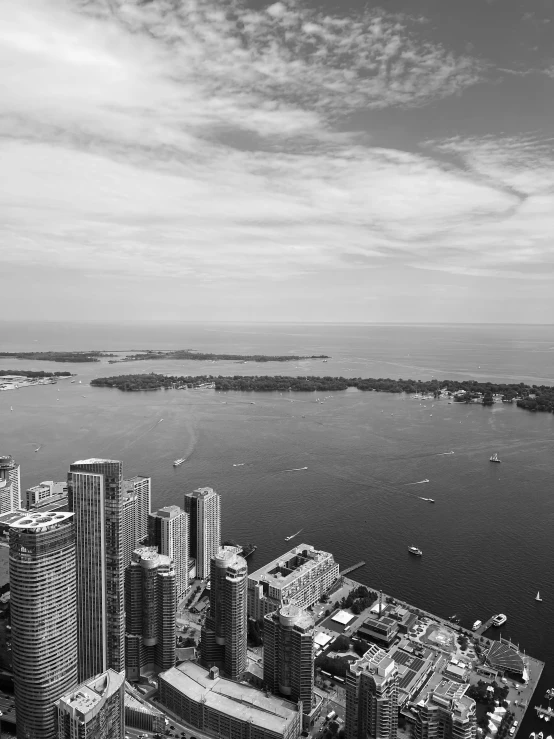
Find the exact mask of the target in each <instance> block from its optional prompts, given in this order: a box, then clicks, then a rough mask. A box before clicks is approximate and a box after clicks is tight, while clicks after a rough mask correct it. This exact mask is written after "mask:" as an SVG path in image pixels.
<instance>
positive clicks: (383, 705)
mask: <svg viewBox="0 0 554 739" xmlns="http://www.w3.org/2000/svg"><path fill="white" fill-rule="evenodd" d="M398 680H399V678H398V670H397V669H396V665H395V663H394V660H392V659H391V658H390V657H389V656H388V655H387V653H386V652H385V651H383V650H382V649H380V648H379V647H377V646H375V645H374V646H372V647H370V648H369V649H368V651H367V652H366V653H365V654H364V656H363V657H361V658H360V659H358V660H356V662H353V663H352V664H351V665H350V667H349V669H348V672H347V673H346V724H345V736H346V739H367V737H371V739H396V737H397V734H398Z"/></svg>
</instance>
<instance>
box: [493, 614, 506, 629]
mask: <svg viewBox="0 0 554 739" xmlns="http://www.w3.org/2000/svg"><path fill="white" fill-rule="evenodd" d="M507 620H508V616H505V615H504V614H503V613H499V614H498V615H497V616H495V617H494V618H493V620H492V625H493V626H502V624H505V623H506V621H507Z"/></svg>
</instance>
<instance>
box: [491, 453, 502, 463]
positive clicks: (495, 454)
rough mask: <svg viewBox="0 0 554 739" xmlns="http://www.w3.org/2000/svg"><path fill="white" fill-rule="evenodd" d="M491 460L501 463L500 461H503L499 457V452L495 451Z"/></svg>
mask: <svg viewBox="0 0 554 739" xmlns="http://www.w3.org/2000/svg"><path fill="white" fill-rule="evenodd" d="M490 461H491V462H499V463H500V462H501V461H502V460H501V459H498V454H497V453H496V452H495V453H494V454H493V455H492V457H491V458H490Z"/></svg>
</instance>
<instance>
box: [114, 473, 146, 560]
mask: <svg viewBox="0 0 554 739" xmlns="http://www.w3.org/2000/svg"><path fill="white" fill-rule="evenodd" d="M151 487H152V481H151V479H150V478H149V477H142V476H140V475H138V476H136V477H131V478H130V479H128V480H123V481H122V483H121V488H122V490H123V562H124V566H125V567H127V565H128V564H129V562H130V561H131V554H132V553H133V551H134V550H135V549H136V548H137V547H138V546H140V545H141V544H144V543H145V542H146V538H147V536H148V515H149V514H150V497H151Z"/></svg>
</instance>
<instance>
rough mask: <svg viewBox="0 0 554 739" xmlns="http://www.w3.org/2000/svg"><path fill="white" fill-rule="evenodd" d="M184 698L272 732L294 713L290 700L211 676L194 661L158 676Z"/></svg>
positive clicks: (294, 708) (277, 730)
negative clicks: (184, 696)
mask: <svg viewBox="0 0 554 739" xmlns="http://www.w3.org/2000/svg"><path fill="white" fill-rule="evenodd" d="M159 678H160V680H163V681H165V682H166V683H168V684H169V685H172V686H173V687H174V688H175V689H176V690H178V691H179V692H181V693H183V694H184V695H186V696H187V697H188V698H190V699H192V700H193V701H195V702H197V703H199V702H200V701H202V702H203V703H204V705H206V706H207V707H209V708H212V709H213V710H216V711H220V712H221V713H223V714H226V715H227V716H232V717H233V718H236V719H239V720H241V721H250V722H251V723H252V724H253V725H254V726H259V727H261V728H264V729H268V730H270V731H275V732H276V733H284V732H285V729H286V728H287V726H288V725H289V723H290V722H291V721H292V720H293V719H294V718H295V717H296V716H297V710H296V706H295V705H294V704H293V703H289V702H288V701H285V700H283V699H282V698H277V697H276V696H274V695H268V696H266V694H265V693H263V692H262V691H261V690H256V689H255V688H252V687H251V686H250V685H246V684H245V683H236V682H231V681H230V680H226V679H225V678H222V677H216V678H215V679H211V678H210V676H209V673H208V671H207V670H205V669H204V668H203V667H200V665H197V664H196V663H194V662H183V663H182V664H180V665H179V666H178V667H172V668H171V669H170V670H167V672H163V673H161V674H160V676H159Z"/></svg>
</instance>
